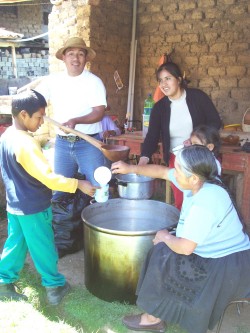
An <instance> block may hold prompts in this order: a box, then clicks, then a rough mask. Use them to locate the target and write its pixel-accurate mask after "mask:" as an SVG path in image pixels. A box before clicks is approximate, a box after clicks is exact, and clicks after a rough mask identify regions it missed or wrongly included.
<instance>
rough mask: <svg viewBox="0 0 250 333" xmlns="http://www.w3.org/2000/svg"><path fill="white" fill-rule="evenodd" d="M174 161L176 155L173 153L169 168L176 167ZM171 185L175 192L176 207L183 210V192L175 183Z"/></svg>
mask: <svg viewBox="0 0 250 333" xmlns="http://www.w3.org/2000/svg"><path fill="white" fill-rule="evenodd" d="M174 161H175V155H174V154H172V153H171V154H170V159H169V168H174ZM170 186H171V188H172V190H173V193H174V205H175V207H176V208H178V209H179V210H181V206H182V202H183V192H182V191H180V190H179V189H178V188H177V187H176V186H175V185H174V184H173V183H171V184H170Z"/></svg>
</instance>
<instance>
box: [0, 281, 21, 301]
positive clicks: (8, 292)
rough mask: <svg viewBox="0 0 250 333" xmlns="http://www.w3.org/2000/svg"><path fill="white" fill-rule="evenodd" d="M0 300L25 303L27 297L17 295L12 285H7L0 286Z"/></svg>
mask: <svg viewBox="0 0 250 333" xmlns="http://www.w3.org/2000/svg"><path fill="white" fill-rule="evenodd" d="M0 300H1V301H4V300H6V301H7V300H13V301H27V300H28V297H27V296H25V295H23V294H19V293H17V292H16V290H15V286H14V284H13V283H8V284H0Z"/></svg>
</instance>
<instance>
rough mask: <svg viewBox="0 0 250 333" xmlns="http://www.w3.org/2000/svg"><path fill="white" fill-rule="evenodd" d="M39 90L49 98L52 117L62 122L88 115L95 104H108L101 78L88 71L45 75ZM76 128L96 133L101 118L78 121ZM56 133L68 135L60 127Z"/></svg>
mask: <svg viewBox="0 0 250 333" xmlns="http://www.w3.org/2000/svg"><path fill="white" fill-rule="evenodd" d="M36 90H37V91H38V92H40V93H41V94H42V95H43V96H44V97H45V99H46V100H47V101H50V103H51V105H52V108H53V118H54V119H55V120H56V121H58V122H59V123H64V122H66V121H68V120H69V119H71V118H76V117H81V116H85V115H87V114H89V113H91V112H92V108H93V107H95V106H99V105H104V106H107V102H106V90H105V87H104V85H103V83H102V81H101V79H100V78H98V77H97V76H96V75H94V74H92V73H90V72H89V71H87V70H84V71H83V72H82V74H80V75H78V76H69V75H68V74H67V72H66V71H65V72H60V73H55V74H51V75H49V76H47V77H46V78H44V80H43V81H42V82H41V84H40V85H38V86H37V88H36ZM75 129H76V130H78V131H81V132H83V133H85V134H94V133H99V132H101V131H102V125H101V121H100V122H97V123H94V124H77V125H76V127H75ZM57 133H59V134H61V135H66V134H65V133H64V132H62V131H60V130H59V129H57Z"/></svg>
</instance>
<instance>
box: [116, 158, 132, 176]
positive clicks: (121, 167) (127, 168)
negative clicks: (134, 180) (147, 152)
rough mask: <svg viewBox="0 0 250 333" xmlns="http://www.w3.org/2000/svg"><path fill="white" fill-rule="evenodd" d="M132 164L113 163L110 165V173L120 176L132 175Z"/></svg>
mask: <svg viewBox="0 0 250 333" xmlns="http://www.w3.org/2000/svg"><path fill="white" fill-rule="evenodd" d="M132 168H133V165H132V164H127V163H125V162H122V161H119V162H115V163H113V164H112V165H111V171H112V173H114V174H116V173H122V174H127V173H132Z"/></svg>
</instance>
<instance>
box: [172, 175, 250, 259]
mask: <svg viewBox="0 0 250 333" xmlns="http://www.w3.org/2000/svg"><path fill="white" fill-rule="evenodd" d="M169 175H170V178H171V179H170V180H171V181H172V182H173V183H174V184H175V185H177V186H178V184H177V182H176V180H175V177H174V169H173V171H170V173H169ZM183 195H184V200H183V204H182V209H181V213H180V219H179V222H178V226H177V229H176V236H177V237H182V238H185V239H189V240H191V241H193V242H195V243H197V247H196V248H195V250H194V253H196V254H197V255H199V256H201V257H205V258H219V257H224V256H226V255H229V254H231V253H234V252H239V251H244V250H248V249H250V242H249V237H248V235H247V234H244V233H243V231H242V224H241V222H240V220H239V218H238V215H237V212H236V210H235V208H234V206H233V205H232V202H231V199H230V197H229V195H228V193H227V192H226V191H225V190H224V189H223V188H222V187H220V186H218V185H214V184H208V183H205V184H204V185H203V186H202V188H201V189H200V190H199V191H198V192H197V193H196V194H195V195H193V194H192V192H191V191H183Z"/></svg>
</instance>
